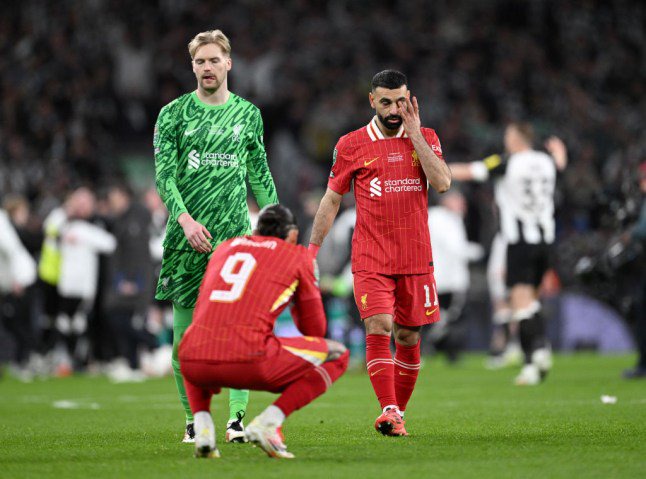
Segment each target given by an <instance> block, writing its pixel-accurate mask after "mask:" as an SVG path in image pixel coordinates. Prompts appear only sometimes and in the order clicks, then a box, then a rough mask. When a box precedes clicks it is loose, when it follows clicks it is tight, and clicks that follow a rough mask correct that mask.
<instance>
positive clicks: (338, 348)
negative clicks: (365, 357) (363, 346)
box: [325, 339, 348, 361]
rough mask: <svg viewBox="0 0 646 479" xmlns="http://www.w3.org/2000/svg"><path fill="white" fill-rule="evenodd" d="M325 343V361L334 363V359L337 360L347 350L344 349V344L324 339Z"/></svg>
mask: <svg viewBox="0 0 646 479" xmlns="http://www.w3.org/2000/svg"><path fill="white" fill-rule="evenodd" d="M325 342H326V343H327V349H328V351H327V358H326V359H325V361H334V360H335V359H339V358H340V357H341V356H343V354H344V353H345V352H346V351H347V350H348V348H346V347H345V344H343V343H340V342H338V341H333V340H332V339H326V340H325Z"/></svg>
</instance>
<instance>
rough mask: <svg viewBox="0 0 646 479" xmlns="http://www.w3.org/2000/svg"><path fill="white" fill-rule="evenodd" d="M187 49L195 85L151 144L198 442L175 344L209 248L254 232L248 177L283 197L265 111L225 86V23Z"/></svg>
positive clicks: (242, 406) (160, 294)
mask: <svg viewBox="0 0 646 479" xmlns="http://www.w3.org/2000/svg"><path fill="white" fill-rule="evenodd" d="M188 50H189V53H190V55H191V59H192V66H193V72H194V73H195V77H196V79H197V89H196V90H195V91H193V92H191V93H187V94H185V95H182V96H180V97H179V98H177V99H176V100H174V101H172V102H171V103H169V104H168V105H166V106H165V107H164V108H162V110H161V112H160V113H159V118H158V119H157V124H156V125H155V136H154V140H153V143H154V148H155V175H156V183H157V190H158V192H159V195H160V196H161V198H162V200H163V201H164V203H165V204H166V207H167V208H168V211H169V219H168V225H167V227H166V237H165V239H164V256H163V260H162V270H161V272H160V275H159V282H158V284H157V291H156V295H155V297H156V298H157V299H160V300H163V299H166V300H169V301H172V303H173V333H174V334H173V371H174V374H175V382H176V384H177V388H178V391H179V395H180V401H181V402H182V405H183V406H184V410H185V413H186V433H185V435H184V442H193V436H194V428H193V415H192V413H191V409H190V407H189V404H188V399H187V397H186V392H185V391H184V383H183V380H182V375H181V371H180V367H179V361H178V358H177V348H178V346H179V342H180V340H181V338H182V335H183V334H184V331H185V330H186V328H187V327H188V326H189V325H190V324H191V320H192V315H193V308H194V306H195V301H196V299H197V294H198V288H199V285H200V282H201V281H202V277H203V275H204V270H205V268H206V265H207V262H208V260H209V255H210V253H211V250H212V249H213V247H214V246H216V245H217V244H218V243H220V242H222V241H224V240H226V239H229V238H233V237H236V236H241V235H244V234H249V233H250V232H251V225H250V221H249V210H248V208H247V187H246V184H245V181H246V180H247V179H248V180H249V184H250V185H251V189H252V191H253V194H254V196H255V198H256V201H257V203H258V205H260V206H261V207H263V206H265V205H268V204H272V203H277V202H278V197H277V195H276V188H275V186H274V181H273V179H272V177H271V173H270V172H269V168H268V166H267V154H266V153H265V147H264V144H263V124H262V118H261V116H260V111H259V110H258V108H257V107H256V106H254V105H253V104H251V103H250V102H248V101H246V100H244V99H243V98H240V97H239V96H237V95H235V94H233V93H232V92H230V91H229V90H228V87H227V74H228V72H229V70H230V69H231V65H232V63H231V45H230V43H229V39H228V38H227V37H226V36H225V35H224V34H223V33H222V32H221V31H220V30H212V31H208V32H203V33H200V34H198V35H196V36H195V38H193V40H192V41H191V42H190V43H189V45H188ZM248 398H249V392H248V391H235V390H232V391H230V394H229V407H230V419H229V424H228V428H227V436H226V437H227V440H234V441H242V440H243V438H244V432H243V425H242V417H243V416H244V414H245V410H246V407H247V402H248Z"/></svg>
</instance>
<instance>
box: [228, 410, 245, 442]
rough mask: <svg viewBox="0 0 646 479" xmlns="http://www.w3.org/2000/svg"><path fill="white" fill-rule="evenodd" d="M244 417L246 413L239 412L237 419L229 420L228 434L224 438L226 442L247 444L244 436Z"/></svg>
mask: <svg viewBox="0 0 646 479" xmlns="http://www.w3.org/2000/svg"><path fill="white" fill-rule="evenodd" d="M244 415H245V413H244V411H238V412H237V413H236V418H237V419H229V422H227V432H226V434H225V436H224V440H225V441H226V442H247V438H246V437H245V434H244V423H243V422H242V418H243V417H244Z"/></svg>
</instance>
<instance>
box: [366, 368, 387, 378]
mask: <svg viewBox="0 0 646 479" xmlns="http://www.w3.org/2000/svg"><path fill="white" fill-rule="evenodd" d="M384 369H386V368H381V369H379V370H377V371H375V372H373V373H370V375H371V376H374V375H375V374H377V373H380V372H381V371H383V370H384Z"/></svg>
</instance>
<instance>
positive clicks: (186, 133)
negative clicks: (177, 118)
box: [184, 127, 202, 136]
mask: <svg viewBox="0 0 646 479" xmlns="http://www.w3.org/2000/svg"><path fill="white" fill-rule="evenodd" d="M201 128H202V127H199V128H194V129H193V130H186V131H185V132H184V136H190V135H192V134H193V133H195V132H196V131H198V130H200V129H201Z"/></svg>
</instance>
